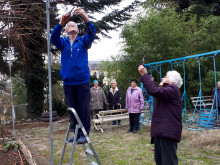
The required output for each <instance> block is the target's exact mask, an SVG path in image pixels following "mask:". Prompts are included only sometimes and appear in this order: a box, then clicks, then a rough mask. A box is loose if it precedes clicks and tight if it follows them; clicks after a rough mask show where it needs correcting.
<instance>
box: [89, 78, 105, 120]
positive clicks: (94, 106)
mask: <svg viewBox="0 0 220 165" xmlns="http://www.w3.org/2000/svg"><path fill="white" fill-rule="evenodd" d="M93 85H94V86H93V87H91V88H90V109H91V117H92V119H93V118H94V117H95V115H96V114H98V113H99V111H102V110H103V103H107V100H106V96H105V93H104V90H103V89H102V88H101V87H99V82H98V80H94V81H93Z"/></svg>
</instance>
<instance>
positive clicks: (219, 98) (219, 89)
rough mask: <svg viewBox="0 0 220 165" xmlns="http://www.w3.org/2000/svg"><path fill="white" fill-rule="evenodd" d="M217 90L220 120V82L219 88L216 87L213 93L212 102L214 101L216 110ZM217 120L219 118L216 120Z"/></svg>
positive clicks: (219, 117) (218, 83) (219, 116)
mask: <svg viewBox="0 0 220 165" xmlns="http://www.w3.org/2000/svg"><path fill="white" fill-rule="evenodd" d="M216 88H217V100H218V102H217V104H218V107H217V109H218V119H219V120H220V81H218V82H217V87H215V88H214V89H213V92H212V101H213V100H214V99H215V100H214V108H216V97H215V91H216ZM216 119H217V118H216Z"/></svg>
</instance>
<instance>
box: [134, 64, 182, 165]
mask: <svg viewBox="0 0 220 165" xmlns="http://www.w3.org/2000/svg"><path fill="white" fill-rule="evenodd" d="M138 70H139V73H140V75H141V82H142V83H143V85H144V87H145V88H146V90H147V92H148V93H149V94H150V95H151V96H153V97H155V98H156V99H155V101H156V102H155V105H154V106H155V107H154V112H153V116H152V124H151V137H152V142H153V143H154V144H155V154H154V158H155V162H156V164H157V165H177V164H178V158H177V154H176V152H177V143H178V142H180V139H181V134H182V117H181V115H182V101H181V94H180V91H179V88H180V87H181V85H182V83H183V82H182V78H181V76H180V74H179V73H178V72H176V71H169V72H167V75H166V76H165V77H164V78H163V79H162V82H161V83H160V87H156V86H155V84H154V82H153V81H152V80H151V78H150V76H149V75H148V74H147V71H146V69H145V68H144V67H143V66H142V65H140V66H139V68H138Z"/></svg>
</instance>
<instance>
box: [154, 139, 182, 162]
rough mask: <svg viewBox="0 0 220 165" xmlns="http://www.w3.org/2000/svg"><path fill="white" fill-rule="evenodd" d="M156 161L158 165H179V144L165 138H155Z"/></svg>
mask: <svg viewBox="0 0 220 165" xmlns="http://www.w3.org/2000/svg"><path fill="white" fill-rule="evenodd" d="M154 146H155V152H154V159H155V162H156V164H157V165H178V158H177V154H176V151H177V142H175V141H174V140H172V139H169V138H164V137H154Z"/></svg>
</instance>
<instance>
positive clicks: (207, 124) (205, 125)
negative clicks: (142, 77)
mask: <svg viewBox="0 0 220 165" xmlns="http://www.w3.org/2000/svg"><path fill="white" fill-rule="evenodd" d="M219 54H220V50H217V51H212V52H207V53H201V54H196V55H192V56H186V57H182V58H177V59H171V60H166V61H160V62H154V63H148V64H145V65H144V67H145V68H146V69H150V74H152V69H153V70H155V71H157V72H158V73H159V74H160V79H161V66H162V65H163V64H170V65H171V70H173V69H174V68H177V67H182V69H183V88H184V89H183V95H182V102H183V109H182V122H183V123H185V126H186V128H187V129H189V130H192V131H202V130H205V129H215V128H220V123H219V114H218V110H217V107H218V100H217V99H218V93H217V88H215V95H214V99H213V102H212V106H211V108H210V109H208V108H207V106H206V105H205V104H204V106H202V104H201V102H202V101H204V97H203V95H202V78H201V63H200V60H201V59H208V58H213V64H214V77H215V84H214V85H215V87H216V86H217V77H216V64H215V58H216V57H217V56H218V55H219ZM189 59H197V60H198V66H199V84H200V86H199V88H200V89H199V94H198V98H197V101H196V105H197V104H198V103H199V111H198V112H199V117H196V116H195V113H196V106H195V108H194V109H192V108H191V105H190V102H189V99H188V97H187V92H186V70H185V62H187V60H189ZM158 67H159V68H160V69H159V71H158ZM141 88H142V90H143V91H144V88H143V84H141ZM145 102H147V103H148V102H149V101H148V100H146V101H145ZM214 103H215V105H214ZM187 106H188V107H189V109H190V110H191V113H192V115H191V116H190V114H189V113H188V110H187ZM203 107H204V108H203ZM152 111H153V108H152ZM145 113H146V109H145V112H144V114H145ZM150 113H151V114H148V115H146V116H150V115H152V112H150ZM150 120H151V118H147V119H146V118H141V120H140V121H141V122H142V123H143V124H142V125H144V124H149V123H151V121H150ZM215 120H217V127H216V126H215V124H216V123H215ZM143 121H145V122H143ZM193 123H196V125H197V127H193V126H192V124H193Z"/></svg>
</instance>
